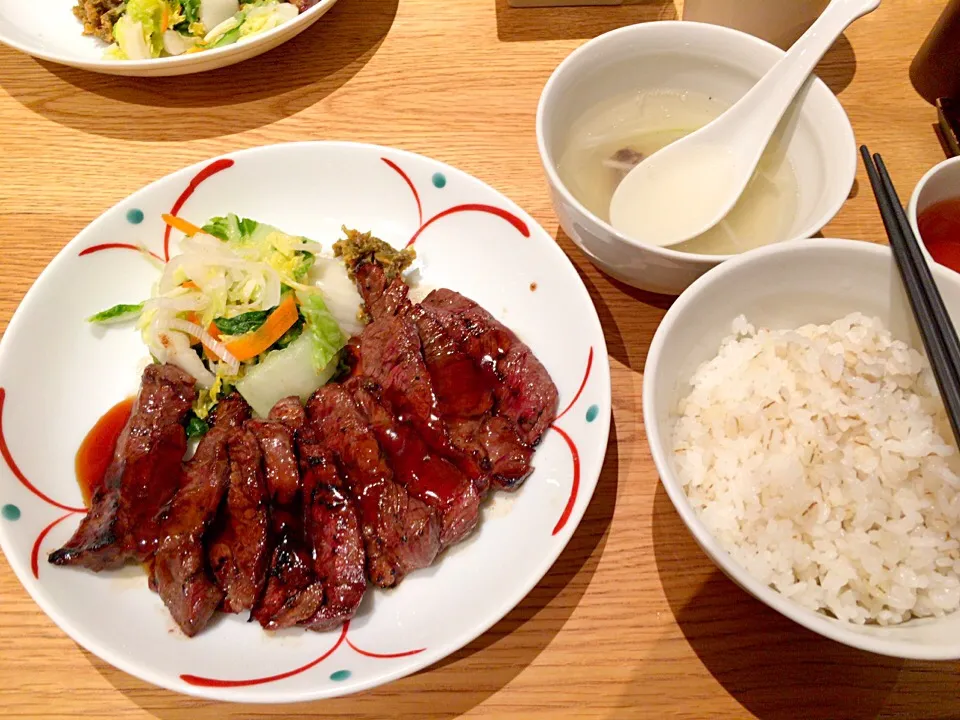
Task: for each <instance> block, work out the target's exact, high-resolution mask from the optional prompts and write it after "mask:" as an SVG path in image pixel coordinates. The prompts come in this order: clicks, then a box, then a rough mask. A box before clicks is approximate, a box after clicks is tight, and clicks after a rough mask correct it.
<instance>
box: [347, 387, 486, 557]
mask: <svg viewBox="0 0 960 720" xmlns="http://www.w3.org/2000/svg"><path fill="white" fill-rule="evenodd" d="M364 385H365V384H364V383H363V382H362V381H357V380H350V381H348V383H347V387H348V388H349V389H350V390H351V392H352V394H353V398H354V401H355V402H356V404H357V407H358V408H360V410H361V411H362V412H363V414H364V415H365V416H366V419H367V422H368V423H369V425H370V427H371V429H372V430H373V432H374V434H375V435H376V438H377V441H378V442H379V443H380V447H382V448H383V449H384V451H385V452H386V454H387V457H388V458H389V460H390V465H391V466H392V467H393V473H394V478H395V479H396V480H397V482H399V483H400V484H401V485H403V486H404V487H405V488H406V489H407V491H408V492H409V493H410V494H411V495H412V496H413V497H415V498H419V499H420V500H423V502H425V503H426V504H427V505H429V506H430V507H432V508H433V509H434V511H435V512H436V513H437V517H438V518H439V520H440V547H441V549H443V548H445V547H448V546H449V545H452V544H453V543H455V542H458V541H459V540H461V539H462V538H463V537H465V536H466V535H467V534H468V533H470V532H471V531H472V530H473V528H474V527H476V524H477V520H478V518H479V513H480V495H479V494H478V493H477V490H476V488H475V487H474V484H473V482H472V481H471V480H470V479H469V478H467V477H466V476H465V475H464V474H463V473H462V472H460V470H458V469H457V467H456V466H455V465H454V464H453V463H451V462H450V461H449V460H447V459H446V458H443V457H439V456H437V455H434V454H433V453H431V452H430V450H429V449H428V448H427V446H426V445H425V444H424V442H423V439H422V438H421V437H420V435H419V434H418V433H416V432H415V431H414V430H413V428H412V427H411V426H410V425H408V424H407V423H404V422H401V421H399V420H397V419H396V418H394V417H393V416H392V415H391V414H390V412H389V411H388V410H387V409H386V408H385V407H384V406H383V405H382V404H381V403H380V402H379V400H378V399H377V398H376V395H375V393H376V387H375V386H373V384H372V383H370V382H368V383H366V387H365V386H364Z"/></svg>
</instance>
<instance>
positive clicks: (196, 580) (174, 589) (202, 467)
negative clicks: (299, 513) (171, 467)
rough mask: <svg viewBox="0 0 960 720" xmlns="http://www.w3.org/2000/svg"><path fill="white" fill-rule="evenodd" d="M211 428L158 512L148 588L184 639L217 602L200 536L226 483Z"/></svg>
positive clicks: (216, 433) (223, 435)
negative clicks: (181, 482) (157, 535)
mask: <svg viewBox="0 0 960 720" xmlns="http://www.w3.org/2000/svg"><path fill="white" fill-rule="evenodd" d="M229 433H230V431H229V430H224V429H222V428H213V429H212V430H210V432H208V433H207V434H206V435H205V436H204V437H203V439H202V440H201V441H200V444H199V445H198V446H197V452H196V453H195V454H194V456H193V458H192V459H191V460H190V462H188V463H187V464H186V466H185V467H184V476H185V478H184V480H185V482H184V485H183V487H182V489H181V490H180V491H179V492H178V493H177V494H176V496H175V497H174V498H173V500H172V501H171V503H170V505H168V506H167V508H166V509H165V510H164V511H163V512H162V514H161V525H160V528H161V540H160V545H159V548H158V549H157V553H156V556H155V557H154V562H153V569H152V573H153V574H152V586H153V587H154V588H155V589H156V591H157V593H159V595H160V598H161V599H162V600H163V602H164V604H165V605H166V606H167V609H168V610H169V611H170V614H171V615H172V616H173V619H174V620H175V621H176V623H177V625H179V626H180V629H181V630H183V633H184V634H185V635H186V636H187V637H193V636H194V635H196V634H197V633H198V632H200V631H201V630H202V629H203V628H204V627H205V626H206V624H207V622H209V620H210V618H211V617H212V616H213V614H214V612H216V610H217V607H218V606H219V605H220V602H221V601H222V600H223V591H222V590H220V588H219V587H217V585H216V584H215V583H214V582H213V579H212V578H211V577H210V573H209V570H208V569H207V558H206V552H205V550H204V547H203V536H204V534H205V533H206V531H207V529H208V528H209V527H210V525H211V523H213V520H214V518H215V517H216V514H217V510H218V508H219V507H220V503H221V501H222V500H223V495H224V493H225V492H226V490H227V484H228V483H229V481H230V464H229V459H228V457H227V439H228V435H229Z"/></svg>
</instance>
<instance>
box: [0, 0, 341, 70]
mask: <svg viewBox="0 0 960 720" xmlns="http://www.w3.org/2000/svg"><path fill="white" fill-rule="evenodd" d="M336 1H337V0H320V2H318V3H317V4H316V5H314V6H313V7H312V8H310V9H308V10H306V11H305V12H302V13H300V14H299V15H298V16H297V17H295V18H294V19H293V20H290V21H288V22H285V23H283V24H282V25H278V26H277V27H275V28H274V29H272V30H268V31H266V32H264V33H260V34H257V35H254V36H253V37H251V39H250V40H248V41H245V42H242V43H234V44H233V45H227V46H225V47H222V48H216V49H213V50H204V51H203V52H198V53H189V54H184V55H177V56H174V57H163V58H153V59H151V60H106V59H104V57H103V53H104V50H106V47H107V46H106V45H105V44H104V43H103V42H102V41H101V40H98V39H97V38H94V37H90V36H88V35H84V34H83V25H82V23H81V22H80V21H79V20H78V19H77V18H76V17H75V16H74V14H73V7H74V6H75V5H76V0H42V1H40V0H30V1H29V2H15V1H13V0H9V1H7V2H0V42H2V43H3V44H5V45H9V46H10V47H12V48H14V49H16V50H19V51H21V52H25V53H27V54H28V55H32V56H33V57H35V58H39V59H41V60H49V61H50V62H55V63H59V64H60V65H69V66H71V67H76V68H82V69H84V70H92V71H93V72H99V73H106V74H108V75H130V76H134V77H162V76H168V75H187V74H190V73H197V72H203V71H204V70H216V69H217V68H222V67H226V66H227V65H233V64H234V63H238V62H241V61H243V60H248V59H250V58H252V57H256V56H257V55H260V54H262V53H265V52H267V51H268V50H272V49H273V48H275V47H277V46H278V45H280V44H281V43H285V42H286V41H287V40H290V39H291V38H293V37H295V36H296V35H299V34H300V33H302V32H303V31H304V30H306V29H307V28H308V27H310V26H311V25H313V23H315V22H316V21H317V20H319V19H320V18H321V17H322V16H323V15H324V14H325V13H326V12H327V11H328V10H329V9H330V8H331V7H333V5H334V3H336Z"/></svg>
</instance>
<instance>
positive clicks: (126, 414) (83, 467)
mask: <svg viewBox="0 0 960 720" xmlns="http://www.w3.org/2000/svg"><path fill="white" fill-rule="evenodd" d="M132 411H133V398H132V397H131V398H127V399H126V400H124V401H122V402H119V403H117V404H116V405H114V406H113V407H112V408H110V409H109V410H107V412H106V413H105V414H104V416H103V417H102V418H100V419H99V420H97V423H96V425H94V426H93V428H92V429H91V430H90V432H88V433H87V436H86V437H85V438H84V439H83V442H82V443H80V449H79V450H77V459H76V462H75V467H76V471H77V482H78V483H80V492H81V493H82V494H83V504H84V505H86V506H87V507H90V498H92V497H93V494H94V492H96V490H97V488H98V487H100V486H101V485H102V484H103V478H104V476H105V475H106V474H107V468H108V467H110V461H111V460H112V459H113V451H114V448H116V446H117V439H118V438H119V437H120V433H121V432H122V431H123V428H124V426H125V425H126V424H127V420H128V419H129V418H130V413H131V412H132Z"/></svg>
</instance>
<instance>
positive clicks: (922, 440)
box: [643, 240, 960, 660]
mask: <svg viewBox="0 0 960 720" xmlns="http://www.w3.org/2000/svg"><path fill="white" fill-rule="evenodd" d="M933 273H934V277H935V278H936V280H937V283H938V285H939V287H940V291H941V293H942V294H943V298H944V302H945V303H946V306H947V308H948V310H949V311H950V313H951V315H952V317H953V319H954V322H957V320H958V318H960V275H957V274H955V273H952V272H949V271H947V270H945V269H943V268H941V267H934V268H933ZM643 415H644V422H645V425H646V429H647V437H648V440H649V443H650V448H651V451H652V454H653V459H654V462H655V463H656V466H657V469H658V471H659V473H660V477H661V481H662V482H663V485H664V487H665V489H666V491H667V494H668V495H669V496H670V499H671V501H672V502H673V504H674V506H675V507H676V509H677V512H678V513H679V514H680V517H681V518H682V519H683V521H684V522H685V523H686V524H687V527H689V528H690V531H691V532H692V533H693V535H694V537H695V538H696V540H697V542H698V543H699V544H700V546H701V547H702V548H703V549H704V551H705V552H706V553H707V554H708V555H709V556H710V558H711V559H712V560H713V561H714V562H715V563H716V564H717V565H718V566H719V567H720V568H721V569H722V570H723V571H724V572H725V573H726V574H727V575H728V576H729V577H730V578H731V579H732V580H734V582H736V583H737V584H739V585H740V586H741V587H742V588H744V589H745V590H747V591H748V592H750V593H751V594H752V595H754V596H755V597H757V598H758V599H760V600H762V601H763V602H765V603H766V604H767V605H769V606H770V607H772V608H774V609H775V610H777V611H779V612H781V613H782V614H784V615H786V616H787V617H789V618H791V619H792V620H795V621H796V622H798V623H800V624H801V625H803V626H804V627H806V628H809V629H810V630H813V631H814V632H817V633H819V634H821V635H823V636H825V637H829V638H832V639H833V640H837V641H839V642H842V643H845V644H847V645H851V646H853V647H857V648H861V649H863V650H869V651H871V652H876V653H882V654H885V655H892V656H895V657H902V658H917V659H931V660H945V659H956V658H960V613H958V612H956V610H957V609H958V608H960V453H958V452H957V450H956V444H955V441H954V439H953V436H952V434H951V431H950V427H949V424H948V422H947V419H946V415H945V412H944V410H943V405H942V403H941V401H940V397H939V393H938V392H937V387H936V382H935V380H934V378H933V375H932V371H931V370H930V368H929V364H928V363H927V360H926V357H925V354H924V353H923V346H922V343H921V340H920V338H919V335H918V333H917V331H916V327H915V322H914V320H913V316H912V313H911V311H910V306H909V303H908V301H907V299H906V296H905V295H904V293H903V290H902V287H901V284H900V277H899V275H898V273H897V269H896V266H895V264H894V260H893V257H892V255H891V253H890V250H889V248H887V247H885V246H878V245H873V244H870V243H863V242H854V241H849V240H808V241H804V242H803V243H786V244H779V245H771V246H768V247H765V248H761V249H759V250H754V251H751V252H748V253H745V254H744V255H742V256H740V257H737V258H734V259H732V260H730V261H728V262H726V263H724V264H722V265H720V266H718V267H717V268H715V269H713V270H711V271H710V272H709V273H707V274H706V275H704V276H703V277H701V278H700V279H699V280H697V281H696V282H695V283H694V284H693V285H691V286H690V288H689V289H688V290H687V291H686V292H685V293H684V294H683V295H681V296H680V298H679V299H678V300H677V301H676V302H675V303H674V305H673V306H672V307H671V308H670V310H669V312H668V313H667V314H666V316H665V318H664V320H663V322H662V323H661V325H660V327H659V329H658V330H657V333H656V335H655V337H654V339H653V342H652V344H651V346H650V351H649V354H648V356H647V364H646V368H645V371H644V387H643Z"/></svg>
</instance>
